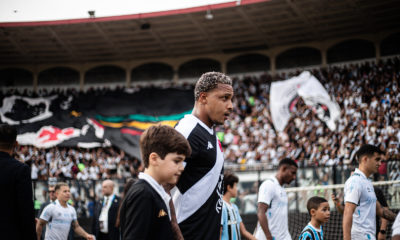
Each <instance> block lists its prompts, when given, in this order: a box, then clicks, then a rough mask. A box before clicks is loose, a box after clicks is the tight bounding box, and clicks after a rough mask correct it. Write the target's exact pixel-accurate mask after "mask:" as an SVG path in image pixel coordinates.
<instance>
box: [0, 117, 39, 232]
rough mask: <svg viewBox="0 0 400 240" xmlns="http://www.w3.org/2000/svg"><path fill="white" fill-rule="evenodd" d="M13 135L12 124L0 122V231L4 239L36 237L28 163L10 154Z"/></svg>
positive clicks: (12, 145)
mask: <svg viewBox="0 0 400 240" xmlns="http://www.w3.org/2000/svg"><path fill="white" fill-rule="evenodd" d="M16 138H17V129H16V128H15V127H12V126H9V125H5V124H2V125H0V186H1V189H2V196H3V197H1V198H0V205H1V206H3V210H2V218H1V220H0V233H1V237H2V238H4V239H16V240H25V239H36V234H35V213H34V209H33V200H32V196H33V195H32V181H31V176H30V171H29V167H28V166H27V165H26V164H23V163H21V162H18V161H17V160H15V159H14V158H12V157H11V155H12V154H13V151H14V148H15V146H16V144H17V142H16Z"/></svg>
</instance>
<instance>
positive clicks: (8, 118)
mask: <svg viewBox="0 0 400 240" xmlns="http://www.w3.org/2000/svg"><path fill="white" fill-rule="evenodd" d="M74 96H75V97H74ZM1 103H2V105H1V108H0V118H1V122H3V123H7V124H11V125H17V126H18V138H17V141H18V142H19V144H22V145H33V146H36V147H40V148H49V147H53V146H66V147H76V146H78V147H83V148H92V147H104V146H110V145H115V146H117V147H119V148H121V149H122V150H124V151H125V152H127V153H128V154H130V155H132V156H135V157H138V158H139V157H140V156H139V138H140V135H141V133H142V132H143V131H144V130H145V129H146V128H148V127H149V126H151V125H152V124H158V123H161V124H168V125H170V126H175V124H176V123H177V121H178V120H179V119H181V118H182V117H183V116H184V115H185V114H188V113H190V112H191V109H192V108H193V103H194V96H193V90H192V89H177V88H168V89H162V88H143V89H141V90H139V91H136V92H134V93H129V92H126V91H122V90H118V91H101V90H100V91H96V92H89V93H85V94H79V95H77V94H58V95H52V96H49V97H25V96H16V95H11V96H4V97H2V99H1Z"/></svg>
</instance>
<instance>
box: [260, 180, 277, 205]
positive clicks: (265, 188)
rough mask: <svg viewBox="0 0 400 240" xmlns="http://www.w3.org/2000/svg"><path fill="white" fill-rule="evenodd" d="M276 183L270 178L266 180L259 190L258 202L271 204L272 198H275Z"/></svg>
mask: <svg viewBox="0 0 400 240" xmlns="http://www.w3.org/2000/svg"><path fill="white" fill-rule="evenodd" d="M274 192H275V191H274V183H273V182H272V181H270V180H266V181H264V182H263V183H262V184H261V186H260V190H259V192H258V202H259V203H265V204H268V206H271V202H272V199H273V198H274Z"/></svg>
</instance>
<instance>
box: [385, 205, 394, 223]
mask: <svg viewBox="0 0 400 240" xmlns="http://www.w3.org/2000/svg"><path fill="white" fill-rule="evenodd" d="M382 217H383V218H385V219H387V220H389V221H392V222H393V221H394V220H395V219H396V214H394V213H393V212H392V211H390V210H389V209H386V208H384V209H383V212H382Z"/></svg>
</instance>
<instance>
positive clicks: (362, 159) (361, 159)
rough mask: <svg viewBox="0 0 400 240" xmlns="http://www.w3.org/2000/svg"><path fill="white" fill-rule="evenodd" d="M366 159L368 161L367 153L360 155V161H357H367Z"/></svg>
mask: <svg viewBox="0 0 400 240" xmlns="http://www.w3.org/2000/svg"><path fill="white" fill-rule="evenodd" d="M367 161H368V156H367V155H364V156H362V157H361V158H360V162H359V163H362V162H367Z"/></svg>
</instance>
